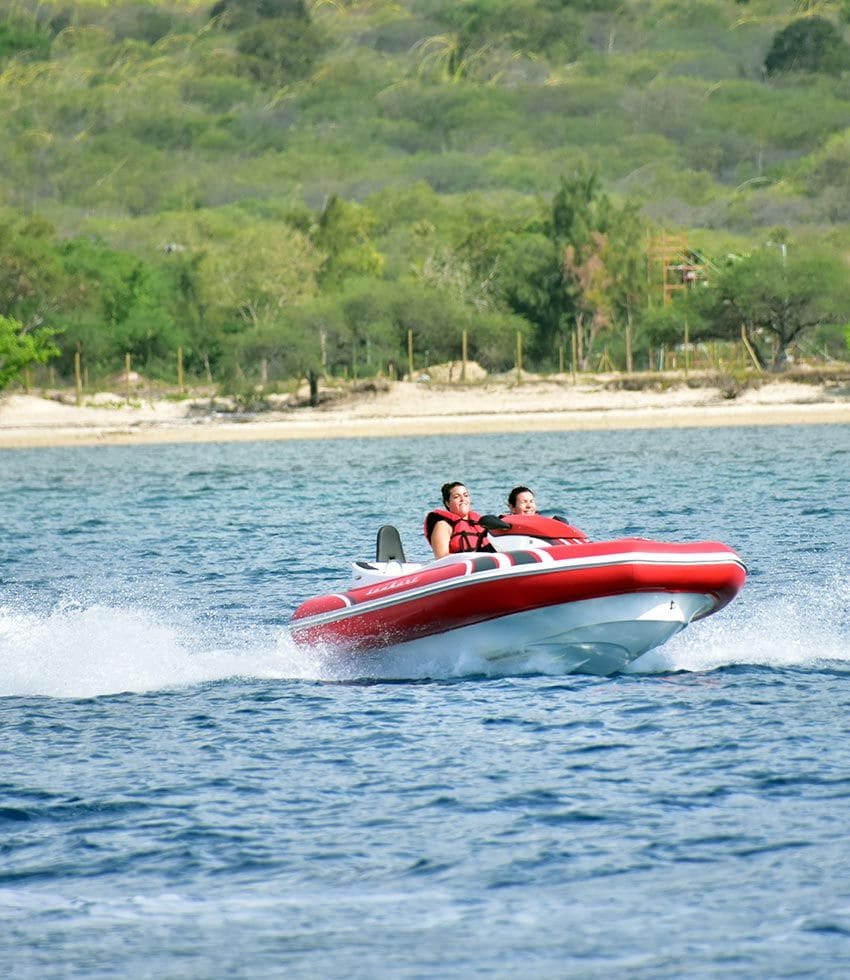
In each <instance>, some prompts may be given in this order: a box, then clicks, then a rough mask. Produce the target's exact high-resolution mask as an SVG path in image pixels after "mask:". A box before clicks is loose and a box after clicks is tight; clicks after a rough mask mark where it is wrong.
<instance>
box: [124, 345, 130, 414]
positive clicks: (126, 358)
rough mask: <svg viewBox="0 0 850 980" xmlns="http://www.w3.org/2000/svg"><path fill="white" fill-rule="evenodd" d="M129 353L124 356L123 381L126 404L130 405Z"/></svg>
mask: <svg viewBox="0 0 850 980" xmlns="http://www.w3.org/2000/svg"><path fill="white" fill-rule="evenodd" d="M130 363H131V362H130V352H129V351H127V353H126V354H125V355H124V381H125V383H126V393H127V404H128V405H129V404H130Z"/></svg>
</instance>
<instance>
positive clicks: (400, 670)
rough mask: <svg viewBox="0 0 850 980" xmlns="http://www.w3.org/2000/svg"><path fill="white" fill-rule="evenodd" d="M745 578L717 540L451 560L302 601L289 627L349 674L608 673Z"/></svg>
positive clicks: (711, 608) (716, 603) (726, 596)
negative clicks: (463, 670) (344, 662)
mask: <svg viewBox="0 0 850 980" xmlns="http://www.w3.org/2000/svg"><path fill="white" fill-rule="evenodd" d="M745 575H746V570H745V568H744V566H743V563H742V562H741V560H740V559H739V558H738V557H737V555H735V553H734V552H733V551H732V550H731V549H729V548H727V547H726V546H725V545H722V544H719V543H716V542H700V543H697V544H691V545H678V544H672V545H668V544H663V543H659V542H651V541H646V540H643V539H624V540H622V541H615V542H601V543H596V544H590V543H587V544H578V545H563V546H557V547H554V548H539V549H535V548H530V549H527V550H523V551H515V552H509V553H506V554H497V555H490V554H473V555H467V556H451V557H450V558H448V559H443V560H441V561H440V562H435V563H432V564H431V565H426V566H423V567H422V568H421V569H417V570H415V571H412V572H408V573H406V574H401V575H396V576H390V577H387V578H386V579H385V580H383V581H377V582H373V583H371V584H369V585H367V586H363V587H360V588H355V589H352V590H350V591H349V592H345V593H332V594H330V595H327V596H321V597H318V598H317V599H314V600H310V601H309V602H307V603H305V604H304V605H303V606H301V607H300V608H299V609H298V610H296V612H295V614H294V616H293V623H292V627H291V630H292V636H293V639H294V640H295V642H296V643H297V644H299V645H302V646H310V647H312V648H320V649H322V650H325V651H329V652H331V653H334V654H337V655H340V656H341V657H343V658H347V659H348V661H349V662H350V664H351V666H352V667H355V668H362V673H361V674H360V676H381V677H387V676H399V677H420V676H445V673H446V671H447V670H449V671H451V669H452V667H453V665H455V666H456V665H457V664H458V663H460V662H463V660H464V658H466V659H467V660H468V661H469V663H468V668H467V669H468V670H471V671H472V672H475V671H476V665H477V670H480V671H484V672H486V673H500V674H501V673H528V672H544V673H571V672H577V671H578V672H584V673H593V674H602V675H608V674H612V673H615V672H617V671H620V670H622V669H624V668H625V667H627V666H628V665H629V664H630V663H632V662H633V661H634V660H636V659H637V658H638V657H640V656H641V655H642V654H644V653H646V652H647V651H649V650H652V649H654V648H655V647H658V646H660V645H662V644H663V643H665V642H666V641H667V640H668V639H670V637H671V636H673V635H675V634H676V633H678V632H679V631H680V630H681V629H683V628H684V627H685V626H687V625H688V624H689V623H691V622H692V621H694V620H696V619H700V618H702V617H704V616H707V615H709V614H711V613H713V612H716V611H717V610H718V609H720V608H722V607H723V606H724V605H726V603H728V602H729V601H730V600H731V599H732V598H733V597H734V596H735V595H736V594H737V593H738V591H739V590H740V588H741V587H742V586H743V583H744V579H745Z"/></svg>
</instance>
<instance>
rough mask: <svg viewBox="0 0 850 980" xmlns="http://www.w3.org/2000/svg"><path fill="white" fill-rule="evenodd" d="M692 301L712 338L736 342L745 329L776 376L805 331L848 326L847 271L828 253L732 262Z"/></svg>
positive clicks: (781, 253)
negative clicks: (694, 302)
mask: <svg viewBox="0 0 850 980" xmlns="http://www.w3.org/2000/svg"><path fill="white" fill-rule="evenodd" d="M694 299H695V301H696V303H697V305H698V309H699V312H700V315H701V316H702V317H704V320H705V322H706V324H707V325H708V327H709V329H710V330H711V331H712V332H713V333H714V335H715V336H717V337H725V338H729V339H736V338H737V337H739V336H740V333H741V329H742V327H743V329H744V331H745V333H746V336H747V338H748V340H749V342H750V344H751V346H752V347H753V349H754V350H755V351H756V353H757V355H758V356H759V358H760V360H761V362H762V364H763V365H764V366H769V367H770V368H771V369H772V370H774V371H778V370H781V369H782V368H783V367H785V365H786V364H787V362H788V357H789V351H790V348H791V347H792V345H793V344H794V343H795V342H797V341H799V340H801V339H802V338H803V337H804V336H805V335H806V334H807V333H808V332H810V331H812V330H814V329H815V328H817V327H823V326H828V325H841V324H845V323H847V322H850V282H849V281H848V275H847V268H846V266H845V265H844V264H843V263H842V262H841V261H840V260H839V259H838V258H836V257H835V256H834V255H833V254H831V253H828V252H824V251H820V250H804V249H803V248H795V247H794V246H790V247H788V246H786V247H784V248H782V249H778V248H764V249H760V250H759V251H757V252H753V253H752V254H751V255H748V256H745V257H744V258H741V259H739V260H738V261H734V262H732V263H731V264H729V265H728V266H727V267H726V268H725V269H723V270H722V271H721V272H720V274H719V276H718V278H717V279H716V281H713V282H712V283H711V285H710V287H709V288H708V289H705V290H699V291H697V292H696V293H695V294H694Z"/></svg>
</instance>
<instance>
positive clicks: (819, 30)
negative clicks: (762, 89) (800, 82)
mask: <svg viewBox="0 0 850 980" xmlns="http://www.w3.org/2000/svg"><path fill="white" fill-rule="evenodd" d="M848 66H850V47H848V45H847V43H846V42H845V41H844V38H843V37H842V36H841V32H840V31H839V30H838V28H837V27H836V26H835V25H834V24H833V23H832V21H830V20H827V19H826V18H825V17H817V16H810V17H802V18H800V19H799V20H795V21H792V22H791V23H790V24H789V25H788V26H787V27H785V28H783V29H782V30H781V31H780V32H779V33H778V34H777V35H776V36H775V37H774V39H773V43H772V44H771V46H770V51H768V53H767V56H766V58H765V59H764V68H765V71H766V72H767V74H768V75H776V74H779V73H780V72H789V71H813V72H818V71H822V72H828V73H834V74H838V73H839V72H841V71H844V70H846V69H847V67H848Z"/></svg>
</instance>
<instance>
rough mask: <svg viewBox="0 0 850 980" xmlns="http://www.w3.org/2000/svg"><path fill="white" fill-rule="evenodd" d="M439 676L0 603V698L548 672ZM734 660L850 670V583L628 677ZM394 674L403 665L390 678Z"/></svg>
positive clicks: (741, 609)
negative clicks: (233, 682) (228, 683)
mask: <svg viewBox="0 0 850 980" xmlns="http://www.w3.org/2000/svg"><path fill="white" fill-rule="evenodd" d="M442 660H443V667H442V669H441V671H440V672H438V673H435V672H432V671H431V670H430V668H429V665H428V664H427V663H425V664H423V663H415V662H410V663H404V662H402V663H401V664H400V663H399V662H398V659H397V658H396V659H394V661H393V662H392V663H387V662H382V659H381V657H380V656H378V655H376V656H375V657H374V658H371V659H370V660H369V661H368V666H369V670H368V671H367V673H366V675H365V676H364V673H363V670H362V667H363V662H362V661H361V662H360V668H361V669H360V670H359V671H358V676H355V675H354V674H353V673H352V665H351V663H350V662H346V661H345V660H344V659H343V658H341V657H339V656H338V655H336V654H333V653H330V652H327V651H323V650H321V649H319V648H313V649H308V650H305V649H304V648H303V647H298V648H296V646H295V645H294V644H293V643H292V641H291V640H290V638H289V634H288V632H286V631H282V632H281V631H279V630H278V631H275V632H272V631H270V630H269V629H265V630H258V631H257V633H256V634H255V635H241V636H239V637H234V638H231V639H230V640H226V641H224V644H223V645H222V641H221V640H220V638H218V637H213V638H211V637H210V636H209V630H207V629H204V628H201V627H198V626H197V625H196V624H195V625H193V624H191V623H190V624H179V625H178V624H175V623H174V621H173V617H172V616H171V615H170V614H169V612H168V611H167V610H144V609H136V608H116V607H110V606H106V605H94V606H89V607H80V606H62V607H57V608H56V609H54V610H52V611H51V612H50V613H48V614H44V615H39V614H35V613H19V612H15V611H12V610H11V609H9V608H2V607H0V697H30V696H44V697H55V698H91V697H98V696H104V695H114V694H119V693H123V692H133V693H144V692H150V691H158V690H167V689H169V688H180V687H191V686H194V685H198V684H204V683H212V682H216V681H223V680H228V679H236V678H241V679H246V680H252V679H253V680H305V681H326V682H347V681H358V680H370V679H381V678H385V677H394V678H396V679H398V678H402V679H409V680H418V679H421V678H425V677H432V678H435V679H447V680H449V679H455V678H462V677H475V676H482V675H486V676H490V677H493V676H510V675H515V674H520V673H522V674H549V673H557V665H556V662H555V660H554V659H550V658H548V657H547V655H546V653H545V652H540V653H535V654H531V655H529V656H528V657H526V658H525V659H524V661H523V662H522V663H517V662H513V661H508V662H506V663H505V664H504V665H503V667H502V668H499V667H498V666H495V667H494V665H493V664H492V663H490V664H487V663H486V662H485V661H484V660H483V659H482V658H479V657H476V656H474V655H472V654H470V653H468V652H466V651H464V650H462V649H458V650H457V651H455V652H454V653H453V654H452V655H451V657H450V658H449V668H448V669H446V666H445V658H442ZM736 665H752V666H763V667H768V668H779V669H782V668H787V667H803V668H807V667H810V668H823V667H830V668H831V669H838V670H842V671H844V670H850V580H848V579H847V578H840V579H835V580H833V581H831V582H829V583H826V584H824V585H822V586H817V587H812V588H811V589H809V590H807V591H806V592H805V593H804V594H795V595H794V596H786V597H777V596H774V597H769V598H762V599H755V598H754V595H753V592H752V591H751V592H750V593H749V594H748V595H747V596H745V597H744V598H743V599H742V600H740V601H739V602H738V603H736V604H735V605H734V606H733V607H730V608H728V609H726V610H724V611H723V613H722V614H721V615H719V616H713V617H710V618H709V619H707V620H705V621H704V622H701V623H697V624H695V625H694V626H693V627H692V628H691V629H689V630H686V631H685V632H684V633H681V634H679V635H678V636H675V637H673V638H672V639H671V640H669V641H668V643H667V644H666V645H665V646H664V647H663V648H661V649H658V650H653V651H651V652H650V653H647V654H645V655H644V656H643V657H641V658H640V659H639V660H638V661H637V662H636V663H635V664H634V665H633V666H632V667H631V668H630V670H629V673H632V674H635V673H652V674H656V673H668V672H672V671H693V672H705V671H712V670H718V669H721V668H724V667H730V666H736ZM399 667H401V668H403V669H402V670H401V671H399Z"/></svg>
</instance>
